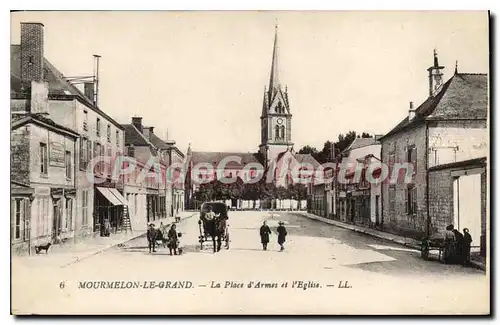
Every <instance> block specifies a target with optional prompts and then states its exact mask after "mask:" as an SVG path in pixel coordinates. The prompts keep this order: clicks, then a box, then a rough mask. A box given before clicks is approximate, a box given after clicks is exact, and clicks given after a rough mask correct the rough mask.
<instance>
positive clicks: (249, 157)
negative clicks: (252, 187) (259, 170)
mask: <svg viewBox="0 0 500 325" xmlns="http://www.w3.org/2000/svg"><path fill="white" fill-rule="evenodd" d="M231 156H236V157H240V158H241V163H238V162H236V161H228V162H227V164H226V168H230V169H242V168H243V167H245V165H247V164H249V163H260V161H259V155H258V154H256V153H251V152H248V153H244V152H206V151H192V152H191V159H190V161H191V162H192V163H193V165H197V164H201V163H209V164H211V165H212V166H214V165H218V164H219V163H220V162H221V160H222V159H224V158H228V157H231Z"/></svg>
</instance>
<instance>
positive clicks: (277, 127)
mask: <svg viewBox="0 0 500 325" xmlns="http://www.w3.org/2000/svg"><path fill="white" fill-rule="evenodd" d="M275 129H276V132H275V133H276V134H275V137H276V139H279V138H280V127H279V125H276V128H275Z"/></svg>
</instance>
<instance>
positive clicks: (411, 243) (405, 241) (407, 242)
mask: <svg viewBox="0 0 500 325" xmlns="http://www.w3.org/2000/svg"><path fill="white" fill-rule="evenodd" d="M297 214H299V215H302V216H304V217H307V218H309V219H314V220H318V221H322V222H325V223H328V224H331V225H334V226H337V227H340V228H344V229H349V230H352V231H355V232H359V233H362V234H366V235H369V236H373V237H376V238H380V239H385V240H388V241H392V242H394V243H397V244H400V245H403V246H406V247H409V248H413V249H416V250H419V251H420V249H421V248H420V243H421V242H420V241H418V240H416V239H413V238H408V237H402V236H398V235H394V234H391V233H387V232H383V231H380V230H376V229H372V228H368V227H363V226H358V225H353V224H348V223H344V222H341V221H337V220H332V219H327V218H324V217H320V216H317V215H314V214H311V213H307V212H298V213H297ZM429 255H430V256H433V257H436V258H437V257H438V253H437V252H436V253H435V252H434V251H431V252H430V253H429ZM471 264H472V265H473V266H474V267H476V268H478V269H480V270H483V271H485V270H486V265H485V262H484V260H482V261H481V260H479V259H478V260H471Z"/></svg>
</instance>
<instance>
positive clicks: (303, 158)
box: [294, 153, 321, 169]
mask: <svg viewBox="0 0 500 325" xmlns="http://www.w3.org/2000/svg"><path fill="white" fill-rule="evenodd" d="M294 158H295V159H296V160H297V162H298V163H300V164H302V163H308V164H311V165H313V167H314V169H316V168H318V167H319V166H320V165H321V164H320V163H319V162H318V161H317V160H316V159H314V157H313V156H312V155H311V154H310V153H305V154H302V153H296V154H295V155H294Z"/></svg>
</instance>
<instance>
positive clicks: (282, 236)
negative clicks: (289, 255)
mask: <svg viewBox="0 0 500 325" xmlns="http://www.w3.org/2000/svg"><path fill="white" fill-rule="evenodd" d="M278 224H279V226H278V228H277V229H276V232H277V233H278V244H279V245H280V252H282V251H284V250H285V246H283V245H284V244H285V241H286V235H287V232H286V228H285V226H284V224H285V223H284V222H283V221H280V222H278Z"/></svg>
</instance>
